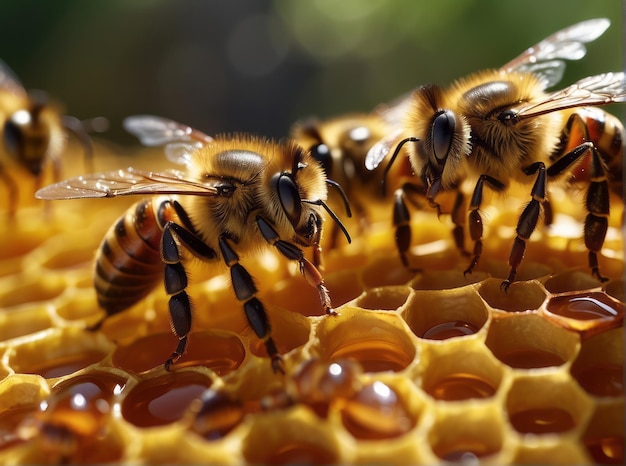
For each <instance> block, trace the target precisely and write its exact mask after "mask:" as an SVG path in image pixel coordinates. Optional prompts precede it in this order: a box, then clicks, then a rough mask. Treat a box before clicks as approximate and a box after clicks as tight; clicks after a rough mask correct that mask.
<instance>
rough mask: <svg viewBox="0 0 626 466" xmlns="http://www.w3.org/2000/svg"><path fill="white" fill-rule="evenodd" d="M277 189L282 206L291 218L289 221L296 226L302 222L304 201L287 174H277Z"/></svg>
mask: <svg viewBox="0 0 626 466" xmlns="http://www.w3.org/2000/svg"><path fill="white" fill-rule="evenodd" d="M274 178H276V189H277V191H278V198H279V199H280V205H281V207H282V208H283V210H284V211H285V214H287V217H289V221H290V222H291V223H292V224H293V225H295V224H296V223H297V222H298V221H299V220H300V214H301V212H302V200H301V199H300V193H299V192H298V187H297V186H296V183H295V181H294V180H293V178H292V177H291V176H290V175H288V174H285V173H281V174H277V175H275V176H274Z"/></svg>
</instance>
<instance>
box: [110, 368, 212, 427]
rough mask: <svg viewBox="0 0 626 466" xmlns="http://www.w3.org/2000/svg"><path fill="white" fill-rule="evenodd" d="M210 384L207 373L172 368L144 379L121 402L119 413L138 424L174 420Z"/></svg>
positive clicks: (156, 424)
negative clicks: (205, 374) (166, 373)
mask: <svg viewBox="0 0 626 466" xmlns="http://www.w3.org/2000/svg"><path fill="white" fill-rule="evenodd" d="M210 385H211V381H210V380H209V379H208V378H207V377H205V376H203V375H201V374H198V373H195V372H174V373H172V374H168V375H166V376H162V377H158V378H156V379H150V380H144V381H142V382H140V383H138V384H137V385H136V386H135V387H133V389H132V390H131V391H130V392H129V393H128V395H127V396H126V398H125V399H124V401H123V402H122V416H123V417H124V419H126V420H127V421H128V422H130V423H131V424H134V425H136V426H138V427H152V426H161V425H165V424H170V423H172V422H176V421H178V420H179V419H181V418H182V416H183V414H184V413H185V411H186V410H187V408H188V407H189V405H190V403H191V402H192V401H193V400H195V399H196V398H199V397H200V396H201V395H202V393H203V392H204V391H205V390H206V389H207V388H209V386H210Z"/></svg>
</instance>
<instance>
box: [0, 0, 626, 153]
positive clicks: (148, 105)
mask: <svg viewBox="0 0 626 466" xmlns="http://www.w3.org/2000/svg"><path fill="white" fill-rule="evenodd" d="M0 11H1V14H0V36H1V38H2V39H1V40H0V57H1V58H2V59H3V60H4V61H5V62H6V63H7V64H9V66H10V67H12V68H13V70H14V71H15V73H16V74H17V75H18V76H19V77H20V79H21V80H22V82H23V84H24V86H25V87H26V88H27V89H31V88H36V89H43V90H46V91H48V93H49V94H50V95H51V96H52V97H54V98H57V99H59V100H61V101H62V102H64V104H65V106H66V111H67V113H69V114H71V115H74V116H77V117H79V118H89V117H93V116H105V117H107V118H109V120H110V122H111V129H110V131H109V133H108V134H107V135H106V137H107V138H110V139H111V140H113V141H117V142H121V143H130V142H131V141H132V139H131V138H130V136H128V135H125V134H124V132H123V131H122V129H121V125H120V122H121V120H122V119H123V117H124V116H126V115H129V114H136V113H153V114H159V115H163V116H167V117H170V118H172V119H175V120H179V121H182V122H185V123H187V124H190V125H192V126H194V127H197V128H199V129H202V130H204V131H206V132H207V133H209V134H214V133H219V132H225V131H249V132H255V133H260V134H265V135H268V136H273V137H281V136H284V135H286V134H287V132H288V129H289V127H290V125H291V124H292V123H293V122H294V121H295V120H298V119H300V118H304V117H307V116H312V115H318V116H322V117H325V116H332V115H336V114H341V113H345V112H350V111H367V110H369V109H371V108H373V107H374V106H375V105H377V104H378V103H381V102H385V101H390V100H393V99H394V98H395V97H397V96H399V95H401V94H403V93H405V92H406V91H408V90H410V89H412V88H413V87H415V86H417V85H420V84H423V83H427V82H441V83H449V82H450V81H451V80H453V79H454V78H456V77H460V76H462V75H464V74H467V73H470V72H472V71H476V70H479V69H482V68H490V67H498V66H500V65H502V64H504V63H505V62H507V61H508V60H510V59H511V58H513V57H514V56H516V55H517V54H519V53H520V52H522V51H523V50H524V49H526V48H527V47H529V46H531V45H533V44H535V43H536V42H538V41H539V40H541V39H543V38H544V37H546V36H547V35H549V34H551V33H552V32H555V31H556V30H558V29H561V28H563V27H566V26H568V25H570V24H573V23H575V22H578V21H581V20H584V19H589V18H594V17H607V18H609V19H610V20H611V21H612V26H611V28H610V29H609V30H608V31H607V32H606V33H605V34H604V35H603V36H602V37H601V38H600V39H598V40H597V41H595V42H594V43H592V44H590V45H589V46H588V49H589V52H588V55H587V56H586V57H585V58H584V59H583V60H581V61H580V62H575V63H571V64H570V65H569V66H568V69H567V73H566V76H565V78H564V80H563V84H568V83H570V82H572V81H574V80H576V79H579V78H581V77H583V76H585V75H591V74H596V73H600V72H604V71H611V70H618V69H622V68H623V65H622V63H623V59H622V58H623V52H622V48H623V45H622V44H623V37H622V15H623V5H622V2H621V1H620V0H594V1H589V0H559V1H552V0H518V1H505V0H437V1H434V0H429V1H416V0H396V1H392V0H307V1H293V0H273V1H272V0H238V1H227V0H224V1H215V0H177V1H174V0H169V1H165V0H107V1H85V0H57V1H44V0H39V1H35V0H15V1H2V3H0Z"/></svg>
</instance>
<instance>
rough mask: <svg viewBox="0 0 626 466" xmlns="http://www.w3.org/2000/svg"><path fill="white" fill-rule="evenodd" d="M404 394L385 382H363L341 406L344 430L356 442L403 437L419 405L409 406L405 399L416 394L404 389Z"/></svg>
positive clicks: (413, 419)
mask: <svg viewBox="0 0 626 466" xmlns="http://www.w3.org/2000/svg"><path fill="white" fill-rule="evenodd" d="M403 391H404V393H402V391H401V390H399V389H398V386H396V385H394V384H393V383H389V382H387V381H382V380H375V381H373V382H369V383H365V384H364V385H363V386H362V387H361V388H360V389H359V390H357V391H356V392H355V393H354V394H353V395H352V396H350V397H349V398H347V399H346V401H345V403H344V404H343V406H342V408H341V410H340V413H341V422H342V424H343V427H344V428H345V429H346V430H347V431H348V432H350V434H351V435H352V436H353V437H354V438H357V439H359V440H385V439H392V438H397V437H400V436H402V435H405V434H406V433H408V432H409V431H410V430H411V429H413V428H414V427H415V425H416V424H417V422H418V418H419V414H420V411H419V410H420V408H421V406H411V407H409V400H408V399H409V397H411V395H413V401H414V400H415V398H416V397H415V394H414V393H411V392H408V391H407V390H406V388H405V389H404V390H403ZM405 397H406V398H407V399H406V400H405ZM413 404H414V405H415V403H413Z"/></svg>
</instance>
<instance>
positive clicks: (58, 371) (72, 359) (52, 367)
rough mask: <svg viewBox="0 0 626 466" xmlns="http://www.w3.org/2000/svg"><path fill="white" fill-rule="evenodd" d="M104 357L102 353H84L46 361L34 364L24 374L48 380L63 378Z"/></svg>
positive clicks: (91, 351)
mask: <svg viewBox="0 0 626 466" xmlns="http://www.w3.org/2000/svg"><path fill="white" fill-rule="evenodd" d="M104 356H105V354H103V353H102V352H100V351H95V350H90V351H89V350H88V351H83V352H81V353H76V354H69V355H66V356H63V357H59V358H56V359H51V360H48V361H45V360H44V361H43V362H41V363H39V364H37V363H34V364H33V366H32V367H31V368H30V369H29V370H28V371H25V372H24V373H26V374H38V375H41V376H42V377H44V378H46V379H53V378H56V377H63V376H65V375H69V374H73V373H74V372H76V371H79V370H81V369H84V368H85V367H87V366H90V365H91V364H95V363H97V362H99V361H101V360H102V358H103V357H104Z"/></svg>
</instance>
